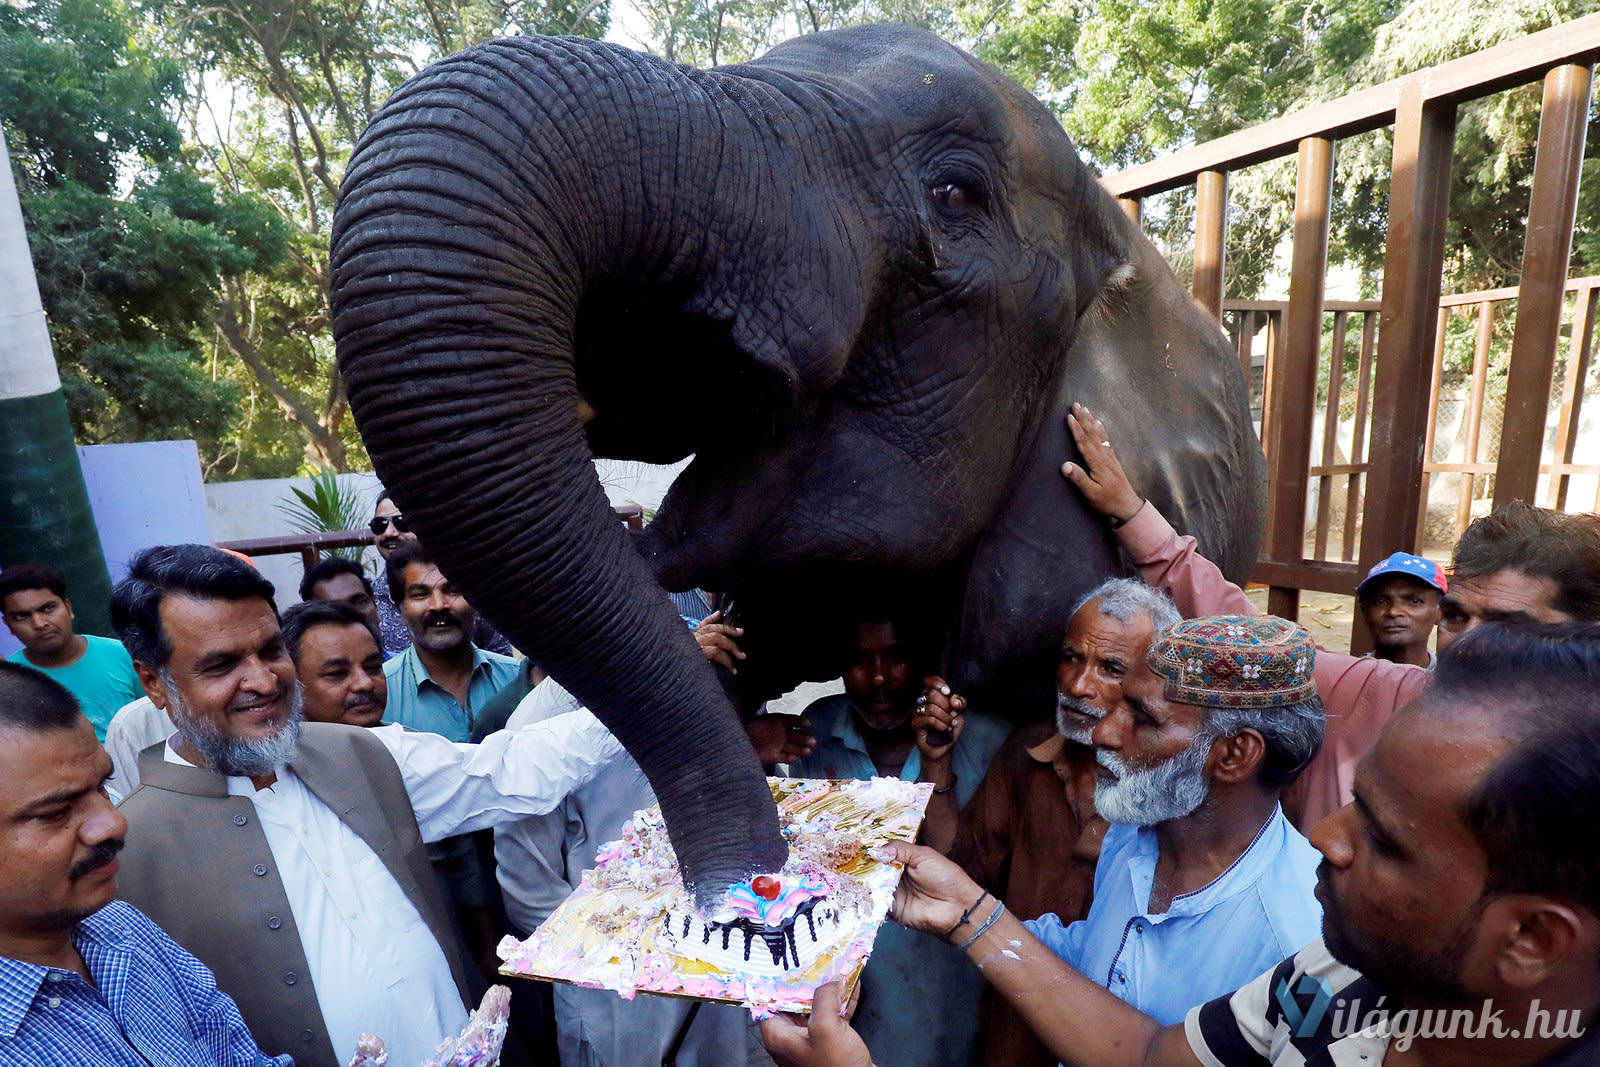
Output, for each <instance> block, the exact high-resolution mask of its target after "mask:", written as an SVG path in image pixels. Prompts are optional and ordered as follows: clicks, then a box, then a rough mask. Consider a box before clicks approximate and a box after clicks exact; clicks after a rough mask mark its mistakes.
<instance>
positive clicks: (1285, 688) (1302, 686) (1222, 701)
mask: <svg viewBox="0 0 1600 1067" xmlns="http://www.w3.org/2000/svg"><path fill="white" fill-rule="evenodd" d="M1146 659H1147V661H1148V662H1149V664H1150V669H1151V670H1153V671H1155V672H1156V673H1157V674H1159V675H1161V677H1162V678H1164V679H1165V680H1166V686H1165V692H1164V695H1165V697H1166V699H1168V700H1176V701H1178V702H1180V703H1183V704H1199V705H1202V706H1204V707H1211V708H1280V707H1283V706H1285V705H1288V704H1296V703H1299V702H1300V701H1302V700H1306V699H1307V698H1309V697H1313V696H1316V695H1317V683H1316V681H1315V679H1313V678H1312V675H1311V671H1312V668H1313V667H1314V666H1315V664H1316V660H1317V646H1316V644H1315V642H1313V641H1312V640H1311V634H1310V633H1308V632H1307V631H1306V628H1305V627H1303V626H1297V625H1296V624H1294V623H1292V622H1290V621H1289V620H1287V619H1280V618H1278V617H1277V616H1276V615H1212V616H1210V617H1208V618H1204V619H1187V620H1185V621H1184V622H1180V623H1179V624H1178V625H1176V626H1174V627H1172V629H1170V630H1168V631H1166V632H1165V633H1163V634H1162V635H1161V636H1160V637H1158V638H1157V639H1156V640H1155V641H1154V642H1152V643H1151V645H1150V652H1149V655H1148V656H1147V657H1146Z"/></svg>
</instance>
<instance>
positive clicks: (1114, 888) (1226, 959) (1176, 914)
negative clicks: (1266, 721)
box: [1023, 808, 1322, 1026]
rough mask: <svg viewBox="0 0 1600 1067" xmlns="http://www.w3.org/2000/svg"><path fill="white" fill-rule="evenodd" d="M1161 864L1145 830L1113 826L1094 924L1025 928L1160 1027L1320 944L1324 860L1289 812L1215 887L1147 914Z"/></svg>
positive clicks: (1271, 823) (1103, 856) (1047, 920)
mask: <svg viewBox="0 0 1600 1067" xmlns="http://www.w3.org/2000/svg"><path fill="white" fill-rule="evenodd" d="M1159 854H1160V849H1159V846H1158V845H1157V844H1156V832H1155V830H1154V829H1152V828H1151V827H1148V826H1113V827H1111V829H1110V830H1108V831H1107V832H1106V837H1105V841H1104V843H1102V844H1101V846H1100V862H1099V865H1098V866H1097V867H1096V868H1095V872H1094V903H1093V904H1092V905H1090V907H1089V916H1088V918H1086V919H1082V920H1080V921H1078V922H1075V923H1073V924H1072V925H1071V926H1066V927H1063V925H1062V923H1061V920H1060V919H1059V918H1057V917H1056V916H1055V915H1041V916H1040V917H1039V918H1037V919H1030V920H1029V921H1028V922H1026V923H1024V924H1023V925H1024V926H1026V927H1027V928H1028V929H1029V930H1032V931H1033V933H1034V936H1036V937H1038V938H1039V940H1040V941H1042V942H1044V944H1045V947H1046V948H1048V949H1049V950H1050V951H1051V952H1054V953H1055V954H1056V955H1057V956H1060V957H1061V958H1062V959H1063V960H1066V961H1067V963H1069V964H1071V965H1072V966H1073V967H1074V968H1076V969H1077V970H1079V971H1081V972H1083V974H1084V975H1085V976H1086V977H1088V978H1089V979H1090V980H1091V981H1093V982H1098V983H1099V984H1100V985H1102V986H1104V987H1105V988H1107V989H1109V990H1110V991H1111V992H1113V993H1115V994H1116V995H1117V996H1119V997H1121V998H1122V999H1123V1000H1125V1001H1127V1002H1128V1003H1129V1004H1132V1005H1133V1006H1134V1007H1136V1008H1138V1009H1139V1010H1140V1011H1142V1012H1144V1013H1145V1014H1146V1015H1149V1016H1151V1017H1152V1018H1154V1019H1155V1020H1156V1021H1157V1022H1159V1023H1161V1024H1162V1025H1163V1026H1169V1025H1172V1024H1174V1023H1181V1022H1183V1017H1184V1015H1185V1014H1186V1013H1187V1012H1188V1011H1189V1009H1190V1008H1192V1007H1195V1006H1196V1005H1198V1004H1204V1003H1206V1002H1207V1001H1209V1000H1211V999H1213V998H1215V997H1219V996H1223V995H1225V994H1228V993H1231V992H1233V991H1234V990H1235V989H1238V988H1239V987H1240V986H1243V985H1245V984H1247V983H1248V982H1250V981H1251V980H1252V979H1254V978H1256V977H1257V976H1259V975H1260V974H1262V972H1264V971H1270V970H1271V969H1272V968H1273V967H1276V966H1277V965H1278V964H1279V963H1282V962H1283V961H1284V960H1286V959H1288V958H1289V957H1290V956H1293V955H1294V954H1295V953H1296V952H1298V951H1300V949H1302V948H1304V947H1305V946H1306V945H1308V944H1310V943H1311V942H1312V941H1315V940H1316V939H1317V938H1319V937H1321V936H1322V905H1321V904H1319V903H1317V898H1316V896H1315V895H1314V892H1313V891H1314V890H1315V888H1316V884H1317V864H1318V863H1319V862H1320V861H1321V859H1322V854H1321V853H1320V852H1318V851H1317V850H1316V849H1315V848H1313V847H1312V845H1311V842H1309V841H1307V840H1306V839H1305V838H1304V837H1302V836H1301V835H1300V833H1299V831H1297V830H1295V828H1294V827H1293V826H1290V825H1289V820H1288V819H1286V818H1284V815H1283V809H1282V808H1275V809H1273V812H1272V818H1270V819H1268V820H1267V821H1266V823H1265V824H1263V826H1262V827H1261V832H1260V833H1258V834H1256V838H1255V840H1254V841H1252V842H1251V843H1250V847H1249V848H1247V849H1245V851H1244V854H1243V855H1241V856H1240V857H1239V858H1238V859H1237V860H1235V861H1234V862H1233V866H1231V867H1229V868H1228V869H1227V870H1225V871H1223V872H1222V873H1221V874H1220V875H1218V876H1217V877H1216V878H1215V879H1213V880H1212V882H1211V883H1210V884H1209V885H1207V886H1205V887H1203V888H1201V889H1197V890H1195V891H1194V892H1192V893H1185V894H1183V895H1182V896H1177V897H1174V898H1173V899H1172V903H1171V904H1170V905H1169V906H1168V907H1167V910H1166V911H1165V912H1163V913H1161V914H1160V915H1151V914H1150V913H1149V911H1148V908H1149V903H1150V891H1151V889H1152V888H1153V887H1154V885H1155V874H1156V859H1157V857H1158V856H1159Z"/></svg>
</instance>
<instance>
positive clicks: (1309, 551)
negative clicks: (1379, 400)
mask: <svg viewBox="0 0 1600 1067" xmlns="http://www.w3.org/2000/svg"><path fill="white" fill-rule="evenodd" d="M1566 291H1567V293H1569V294H1571V295H1572V298H1573V300H1572V311H1571V314H1570V316H1569V317H1568V320H1567V321H1568V324H1569V330H1570V334H1569V338H1568V344H1567V359H1566V367H1565V373H1564V374H1563V376H1562V380H1561V382H1560V383H1559V385H1558V386H1557V387H1556V390H1555V395H1554V396H1553V397H1552V401H1553V403H1554V404H1555V405H1556V406H1557V407H1558V409H1559V410H1558V412H1557V415H1556V420H1555V440H1554V446H1553V448H1552V449H1551V450H1550V453H1549V454H1548V455H1546V456H1545V457H1544V459H1543V461H1542V462H1541V463H1540V465H1539V475H1540V476H1541V478H1544V479H1546V482H1545V486H1544V491H1543V492H1542V493H1541V494H1540V496H1539V501H1538V502H1539V503H1541V504H1543V505H1544V506H1546V507H1552V508H1558V509H1566V508H1568V507H1569V506H1578V507H1583V508H1585V509H1589V510H1595V511H1600V463H1577V462H1574V458H1575V457H1574V452H1575V451H1576V447H1577V439H1578V431H1579V427H1580V424H1581V420H1582V415H1583V399H1584V391H1585V390H1584V386H1585V384H1586V382H1587V379H1588V377H1589V375H1590V372H1591V370H1592V369H1593V368H1594V363H1593V359H1592V357H1593V352H1594V334H1595V324H1596V308H1597V303H1600V275H1597V276H1593V277H1587V278H1575V279H1572V280H1571V281H1568V282H1567V285H1566ZM1516 298H1517V290H1516V289H1485V290H1480V291H1477V292H1470V293H1448V294H1446V295H1445V296H1443V297H1441V298H1440V301H1439V318H1438V327H1437V329H1436V331H1435V334H1434V348H1433V373H1432V376H1431V378H1430V381H1429V389H1428V416H1427V437H1426V440H1425V442H1424V446H1423V463H1422V478H1423V484H1422V492H1421V494H1420V501H1421V502H1422V504H1424V505H1426V504H1427V503H1428V502H1429V501H1430V500H1431V499H1432V497H1433V496H1434V493H1435V485H1434V478H1435V476H1436V475H1456V476H1457V483H1456V497H1455V505H1454V511H1453V519H1452V521H1450V522H1449V523H1448V524H1447V525H1445V526H1444V527H1443V528H1442V533H1443V536H1442V537H1439V536H1436V537H1434V538H1432V539H1430V538H1429V537H1428V536H1427V531H1426V529H1425V526H1426V523H1427V520H1428V518H1429V516H1430V514H1433V513H1434V511H1435V510H1436V509H1430V508H1428V507H1426V506H1424V507H1421V508H1419V509H1418V513H1417V517H1416V518H1417V528H1416V547H1417V549H1418V550H1419V551H1428V552H1432V553H1433V554H1435V555H1440V554H1444V555H1447V554H1448V550H1449V546H1450V545H1452V544H1454V543H1455V540H1456V538H1457V537H1459V536H1460V535H1461V531H1462V530H1464V529H1466V527H1467V524H1468V523H1469V522H1470V521H1471V520H1472V518H1473V517H1474V510H1473V504H1474V501H1479V500H1486V499H1487V494H1486V493H1485V487H1486V486H1489V485H1492V484H1493V481H1494V474H1495V469H1496V466H1497V464H1496V463H1495V462H1493V461H1490V460H1484V459H1482V458H1480V457H1481V456H1482V455H1483V452H1484V449H1485V445H1486V440H1485V437H1484V432H1483V428H1484V413H1485V407H1486V405H1487V402H1488V399H1489V397H1488V389H1487V382H1488V371H1489V365H1490V358H1491V352H1492V351H1493V348H1494V342H1495V327H1496V325H1497V323H1499V322H1501V321H1504V320H1506V319H1507V318H1508V312H1507V311H1506V310H1505V309H1504V308H1503V305H1504V304H1507V303H1509V302H1511V301H1514V300H1516ZM1288 307H1289V302H1288V301H1287V300H1224V301H1223V303H1222V323H1223V328H1224V329H1226V330H1227V332H1228V336H1229V337H1231V338H1233V339H1234V343H1235V345H1236V346H1237V348H1238V351H1239V361H1240V364H1241V366H1242V367H1243V368H1244V371H1245V375H1246V378H1247V379H1248V380H1250V381H1251V383H1252V385H1251V391H1252V404H1253V405H1254V406H1255V409H1256V411H1257V412H1261V411H1266V412H1268V413H1269V414H1270V412H1271V408H1272V397H1271V395H1270V394H1271V389H1270V386H1271V383H1272V382H1273V380H1274V371H1275V370H1276V369H1277V367H1276V363H1277V359H1278V358H1279V353H1280V351H1281V346H1280V345H1279V343H1278V342H1279V339H1280V338H1281V337H1282V336H1283V317H1284V315H1285V313H1286V312H1287V311H1288ZM1381 308H1382V305H1381V303H1380V302H1379V301H1376V300H1328V301H1324V303H1323V316H1324V327H1325V329H1324V336H1325V337H1328V338H1329V344H1328V345H1327V349H1326V352H1325V353H1324V355H1323V357H1322V361H1321V362H1320V363H1319V366H1318V370H1317V378H1316V382H1317V388H1318V390H1319V392H1322V393H1323V396H1324V397H1325V399H1321V400H1318V401H1317V402H1316V406H1315V409H1314V414H1313V427H1312V428H1313V431H1315V430H1316V429H1317V428H1318V427H1320V428H1321V442H1320V444H1321V452H1320V456H1319V458H1317V459H1315V460H1314V461H1313V462H1312V464H1311V466H1310V467H1309V468H1308V470H1307V473H1308V475H1309V476H1310V480H1311V489H1312V490H1313V491H1314V493H1315V498H1316V504H1315V509H1314V512H1315V514H1314V517H1313V518H1312V519H1311V521H1310V524H1309V527H1308V528H1307V529H1306V530H1305V535H1304V536H1305V543H1304V545H1303V548H1302V551H1303V553H1304V555H1305V558H1306V559H1307V560H1309V561H1331V562H1348V563H1354V562H1356V559H1357V557H1356V546H1357V536H1358V531H1359V528H1360V517H1361V511H1362V502H1363V494H1362V484H1363V480H1364V479H1365V477H1366V475H1367V473H1368V471H1369V469H1370V467H1371V462H1372V461H1371V460H1370V459H1369V458H1367V456H1368V453H1367V436H1368V433H1369V431H1370V426H1371V422H1370V413H1371V403H1372V366H1373V361H1374V356H1375V354H1376V350H1377V343H1376V338H1377V326H1378V317H1379V315H1380V313H1381ZM1453 316H1455V317H1461V318H1464V319H1467V320H1469V321H1470V322H1472V323H1473V324H1474V330H1473V332H1474V338H1473V346H1472V348H1473V354H1472V369H1471V372H1470V375H1469V381H1470V385H1469V386H1468V387H1467V388H1466V390H1465V395H1464V396H1463V397H1462V400H1461V406H1462V415H1461V422H1462V424H1463V425H1462V426H1461V437H1462V440H1461V446H1462V447H1461V451H1462V457H1461V459H1460V460H1459V461H1454V460H1448V459H1436V458H1435V456H1436V454H1437V453H1438V449H1437V447H1436V439H1437V437H1438V433H1439V429H1440V426H1441V422H1442V415H1441V411H1440V408H1441V405H1440V400H1441V391H1442V390H1443V389H1444V388H1445V387H1446V383H1445V379H1446V377H1447V370H1446V366H1445V349H1446V335H1447V332H1448V325H1449V322H1450V319H1451V318H1452V317H1453ZM1330 319H1331V322H1330V321H1329V320H1330ZM1263 332H1264V333H1265V344H1264V345H1263V346H1262V352H1261V355H1260V356H1257V354H1256V338H1257V337H1259V336H1261V335H1262V333H1263ZM1352 345H1353V347H1354V348H1355V353H1354V357H1355V358H1354V359H1353V360H1347V359H1344V358H1340V359H1335V358H1333V354H1334V353H1340V354H1341V355H1345V354H1348V352H1349V348H1350V347H1352ZM1346 362H1354V363H1355V374H1354V377H1353V378H1347V377H1346V374H1347V369H1346V367H1345V364H1346ZM1552 384H1553V385H1554V384H1556V383H1552ZM1263 394H1265V395H1263ZM1347 407H1349V408H1353V411H1352V413H1351V415H1350V417H1349V418H1345V416H1344V414H1343V412H1344V411H1345V409H1346V408H1347ZM1261 436H1262V440H1263V441H1264V442H1267V446H1268V451H1269V453H1270V451H1271V444H1272V442H1273V441H1274V440H1275V435H1274V434H1273V433H1272V429H1271V425H1270V419H1268V421H1267V422H1266V423H1265V424H1263V425H1262V427H1261ZM1345 442H1347V444H1345V447H1346V449H1347V451H1346V453H1345V455H1344V456H1340V455H1339V449H1340V446H1341V444H1342V443H1345ZM1314 444H1315V442H1314ZM1269 459H1270V455H1269ZM1580 475H1582V476H1590V477H1593V478H1594V479H1595V493H1594V494H1593V497H1592V498H1590V497H1585V498H1583V499H1582V500H1578V499H1575V498H1574V499H1569V496H1570V492H1569V491H1570V489H1571V485H1572V478H1573V477H1574V476H1580ZM1341 491H1342V492H1341ZM1341 499H1342V501H1343V507H1342V509H1341V508H1339V507H1337V503H1338V502H1339V501H1340V500H1341ZM1312 510H1313V509H1312V507H1311V506H1310V504H1309V503H1308V505H1307V512H1308V514H1309V513H1311V512H1312ZM1480 510H1481V509H1480ZM1335 534H1337V536H1334V535H1335ZM1330 542H1332V544H1333V546H1334V550H1335V552H1336V554H1334V555H1330V554H1329V548H1330Z"/></svg>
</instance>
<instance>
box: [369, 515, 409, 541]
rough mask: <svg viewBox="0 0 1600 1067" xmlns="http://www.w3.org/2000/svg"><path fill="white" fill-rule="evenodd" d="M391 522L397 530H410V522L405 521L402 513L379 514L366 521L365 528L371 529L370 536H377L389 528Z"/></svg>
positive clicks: (403, 531) (404, 531)
mask: <svg viewBox="0 0 1600 1067" xmlns="http://www.w3.org/2000/svg"><path fill="white" fill-rule="evenodd" d="M391 522H392V523H394V528H395V529H396V530H398V531H399V532H401V533H410V532H411V524H410V523H409V522H407V521H406V517H405V516H404V515H380V516H378V517H377V518H375V519H373V520H372V521H371V522H369V523H367V529H369V530H371V531H372V536H374V537H377V536H379V535H381V534H382V533H383V531H385V530H387V529H388V528H389V524H390V523H391Z"/></svg>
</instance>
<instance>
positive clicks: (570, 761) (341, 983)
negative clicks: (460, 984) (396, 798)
mask: <svg viewBox="0 0 1600 1067" xmlns="http://www.w3.org/2000/svg"><path fill="white" fill-rule="evenodd" d="M373 735H374V736H375V737H377V738H378V739H379V740H380V741H381V742H382V743H383V745H384V747H385V748H387V749H388V750H389V752H390V754H391V755H393V756H394V759H395V763H396V765H397V766H398V767H399V769H400V775H401V778H402V780H403V782H404V784H405V788H406V793H407V794H408V795H409V796H410V798H411V803H412V807H413V809H414V810H415V812H416V816H417V825H418V826H419V827H420V828H421V831H422V839H423V840H424V841H436V840H438V839H440V838H443V837H449V836H451V835H452V834H458V833H466V832H469V831H472V830H476V829H481V828H483V827H486V826H492V825H494V824H495V823H496V822H499V821H502V820H504V819H507V818H515V817H521V816H526V815H538V814H543V813H544V812H547V811H550V810H551V809H552V808H554V807H555V806H556V805H557V804H559V803H560V802H561V800H562V798H563V797H565V796H566V795H567V793H568V792H570V791H571V790H572V789H574V788H576V787H578V786H579V785H582V784H583V783H584V782H587V781H588V780H589V779H590V778H591V777H593V776H594V774H595V773H596V772H598V771H599V770H601V769H602V768H603V767H605V766H606V764H607V763H609V761H610V760H611V759H613V758H614V757H616V756H617V755H618V754H620V753H621V751H622V749H621V746H619V745H618V744H617V742H616V739H615V738H613V737H612V736H611V734H610V733H609V732H608V731H607V730H606V728H605V727H604V726H601V725H600V723H599V721H598V720H597V719H595V718H594V716H592V715H590V714H589V713H587V712H584V713H582V714H577V713H574V714H573V715H566V716H562V717H561V719H560V720H556V721H551V722H546V723H539V724H537V725H535V726H531V727H529V728H527V729H525V730H516V731H505V730H503V731H500V732H499V733H496V734H493V735H491V736H490V737H489V738H488V739H486V740H485V741H484V743H483V744H481V745H468V744H456V743H453V742H450V741H447V740H445V739H444V738H442V737H439V736H438V735H437V734H424V733H414V732H412V731H408V730H406V729H405V728H404V727H402V726H398V725H394V726H380V727H376V728H374V729H373ZM166 758H167V759H168V760H170V761H172V762H174V763H185V764H186V763H187V761H185V760H184V759H183V757H181V756H179V755H178V754H177V752H176V751H175V750H174V749H173V747H172V745H171V744H170V743H169V744H168V745H167V749H166ZM228 792H229V794H230V795H233V796H241V797H247V798H249V799H250V801H251V802H252V803H253V804H254V806H255V809H256V814H257V816H258V817H259V818H260V819H261V829H262V832H263V833H264V834H265V836H266V839H267V846H268V847H269V848H270V849H271V850H272V859H273V862H274V863H275V864H276V866H277V868H278V873H279V877H280V878H281V879H282V881H283V888H284V893H285V894H286V895H287V896H288V898H289V908H290V910H291V911H292V912H293V914H294V921H295V924H296V926H297V928H298V929H299V931H300V940H301V947H302V949H303V950H304V951H305V955H306V961H307V964H308V965H309V967H310V971H311V980H312V984H313V985H314V987H315V988H316V991H317V1003H318V1005H319V1007H320V1008H321V1009H322V1019H323V1024H324V1025H325V1026H326V1027H327V1030H328V1036H329V1037H330V1038H331V1039H332V1042H333V1049H334V1052H335V1054H336V1055H337V1056H338V1057H339V1058H340V1059H341V1060H343V1059H344V1058H347V1057H348V1056H349V1054H350V1052H351V1051H352V1050H353V1049H354V1048H355V1043H356V1038H357V1037H358V1036H359V1035H361V1034H362V1033H373V1034H377V1035H379V1036H380V1037H382V1038H383V1039H384V1041H385V1042H386V1043H387V1044H388V1047H389V1051H390V1054H391V1056H390V1058H391V1062H394V1063H398V1064H412V1063H421V1062H423V1061H424V1060H425V1059H427V1058H428V1057H429V1056H430V1055H432V1053H433V1050H434V1048H435V1047H437V1045H438V1044H439V1042H440V1041H441V1040H443V1039H444V1038H445V1037H448V1036H451V1035H453V1034H455V1033H456V1032H457V1031H459V1030H460V1029H461V1028H462V1027H463V1026H464V1025H465V1024H466V1020H467V1013H466V1010H465V1008H463V1006H462V1004H461V995H460V993H459V991H458V990H457V989H456V984H455V981H454V980H453V979H452V978H451V975H450V965H449V963H448V961H447V960H446V958H445V954H444V950H443V949H442V948H441V947H440V946H439V943H438V941H436V940H435V939H434V937H433V935H432V934H431V932H430V931H429V930H428V927H427V924H426V923H425V922H424V921H423V919H422V916H421V915H420V914H419V913H418V912H417V909H416V907H415V906H414V905H413V904H412V903H411V901H410V899H409V898H407V896H406V894H405V892H404V891H403V890H402V889H401V888H400V884H399V883H398V882H396V881H395V880H394V877H393V875H391V874H390V873H389V871H388V869H387V868H386V867H384V865H383V861H382V860H380V859H379V858H378V856H377V854H376V853H374V852H373V851H372V849H371V848H370V847H369V846H368V845H367V843H366V842H365V841H363V840H362V839H361V838H360V837H359V836H358V835H357V834H356V833H355V832H354V831H353V830H351V829H350V828H349V827H348V826H346V825H345V824H344V823H343V822H342V821H341V820H340V819H339V817H338V815H336V814H335V813H334V812H333V810H332V809H331V808H329V807H328V806H327V805H326V804H324V803H323V802H322V801H321V800H319V799H318V798H317V797H316V796H315V795H314V794H313V793H312V792H311V791H310V790H309V789H307V788H306V786H305V784H304V783H303V782H301V781H300V779H299V778H298V777H296V776H295V774H294V772H293V771H292V770H289V769H288V768H286V767H285V768H280V769H279V770H278V780H277V781H276V782H275V783H274V784H273V785H271V786H268V787H267V788H265V789H256V788H255V786H254V784H252V783H251V781H250V779H248V778H242V777H231V778H229V779H228Z"/></svg>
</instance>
